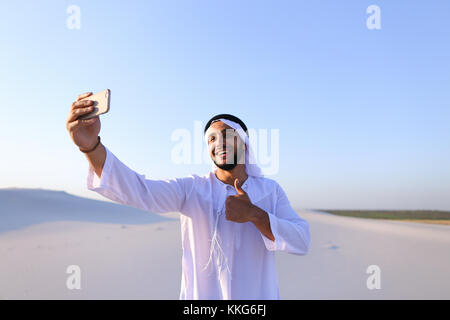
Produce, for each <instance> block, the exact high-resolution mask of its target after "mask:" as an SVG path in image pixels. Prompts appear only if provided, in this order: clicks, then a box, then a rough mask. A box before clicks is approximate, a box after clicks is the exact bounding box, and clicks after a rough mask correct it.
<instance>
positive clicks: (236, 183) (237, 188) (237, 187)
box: [234, 178, 245, 194]
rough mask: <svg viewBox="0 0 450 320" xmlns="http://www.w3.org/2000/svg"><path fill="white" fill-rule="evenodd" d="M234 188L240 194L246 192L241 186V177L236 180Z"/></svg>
mask: <svg viewBox="0 0 450 320" xmlns="http://www.w3.org/2000/svg"><path fill="white" fill-rule="evenodd" d="M234 188H235V189H236V191H237V193H238V194H245V191H244V190H242V188H241V187H240V186H239V179H237V178H236V179H235V180H234Z"/></svg>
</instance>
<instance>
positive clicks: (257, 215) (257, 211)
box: [249, 205, 265, 224]
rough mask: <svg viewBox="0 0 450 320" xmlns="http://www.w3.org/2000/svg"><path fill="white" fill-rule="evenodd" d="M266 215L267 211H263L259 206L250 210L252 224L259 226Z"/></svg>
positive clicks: (253, 206)
mask: <svg viewBox="0 0 450 320" xmlns="http://www.w3.org/2000/svg"><path fill="white" fill-rule="evenodd" d="M264 213H265V211H264V210H263V209H261V208H260V207H258V206H255V205H252V207H251V209H250V218H249V220H250V222H253V223H254V224H257V223H258V222H259V221H260V220H261V218H263V214H264Z"/></svg>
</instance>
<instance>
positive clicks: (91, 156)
mask: <svg viewBox="0 0 450 320" xmlns="http://www.w3.org/2000/svg"><path fill="white" fill-rule="evenodd" d="M85 155H86V158H87V159H88V161H89V163H90V164H91V166H92V168H94V171H95V173H96V174H97V176H98V177H101V175H102V171H103V166H104V164H105V160H106V149H105V147H104V146H103V144H102V143H101V142H100V144H99V145H98V146H97V148H95V150H94V151H91V152H88V153H85Z"/></svg>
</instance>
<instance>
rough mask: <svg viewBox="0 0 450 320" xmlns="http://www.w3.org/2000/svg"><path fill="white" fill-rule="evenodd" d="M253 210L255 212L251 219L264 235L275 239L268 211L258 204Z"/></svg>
mask: <svg viewBox="0 0 450 320" xmlns="http://www.w3.org/2000/svg"><path fill="white" fill-rule="evenodd" d="M252 212H253V214H252V218H251V220H250V221H251V222H252V223H253V224H254V225H255V226H256V228H258V230H259V231H260V232H261V233H262V234H263V235H264V236H266V237H267V238H268V239H270V240H272V241H275V237H274V235H273V233H272V229H271V228H270V219H269V215H268V214H267V212H265V211H264V210H263V209H261V208H259V207H257V206H253V210H252Z"/></svg>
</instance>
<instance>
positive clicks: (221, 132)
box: [206, 121, 246, 170]
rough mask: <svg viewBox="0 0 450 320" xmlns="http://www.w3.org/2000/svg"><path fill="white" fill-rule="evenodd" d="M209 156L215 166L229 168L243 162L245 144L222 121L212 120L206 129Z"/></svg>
mask: <svg viewBox="0 0 450 320" xmlns="http://www.w3.org/2000/svg"><path fill="white" fill-rule="evenodd" d="M206 141H207V143H208V150H209V156H210V157H211V159H212V161H213V162H214V163H215V164H216V166H217V167H219V168H220V169H223V170H231V169H233V168H234V167H235V166H236V165H237V164H244V163H245V149H246V146H245V144H244V142H243V141H242V139H241V137H240V136H239V134H238V133H237V132H236V131H235V130H234V129H233V128H232V127H230V126H229V125H227V124H225V123H223V122H222V121H217V122H214V123H213V124H212V125H211V126H210V127H209V128H208V130H207V131H206Z"/></svg>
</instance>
